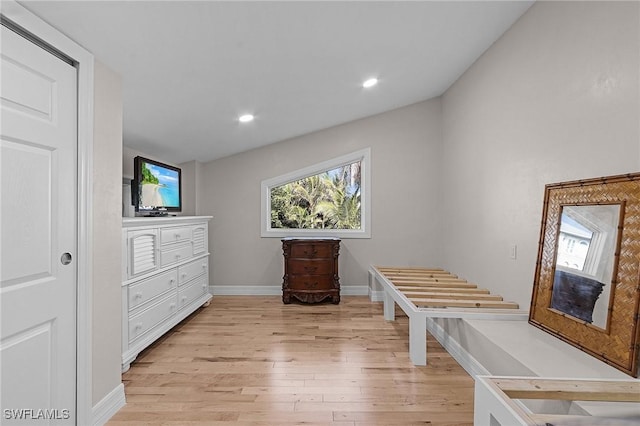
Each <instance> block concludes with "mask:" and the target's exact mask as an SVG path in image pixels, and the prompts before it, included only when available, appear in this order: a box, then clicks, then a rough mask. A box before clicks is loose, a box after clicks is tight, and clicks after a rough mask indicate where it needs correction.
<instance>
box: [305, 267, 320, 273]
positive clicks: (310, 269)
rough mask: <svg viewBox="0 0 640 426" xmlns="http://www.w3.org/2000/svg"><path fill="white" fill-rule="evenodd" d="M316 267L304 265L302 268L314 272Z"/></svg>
mask: <svg viewBox="0 0 640 426" xmlns="http://www.w3.org/2000/svg"><path fill="white" fill-rule="evenodd" d="M317 269H318V267H317V266H305V267H304V270H305V271H307V272H315V271H316V270H317Z"/></svg>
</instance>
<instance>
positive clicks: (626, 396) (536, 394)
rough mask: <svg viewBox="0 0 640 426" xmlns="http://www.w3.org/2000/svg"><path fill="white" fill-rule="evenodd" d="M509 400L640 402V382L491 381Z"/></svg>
mask: <svg viewBox="0 0 640 426" xmlns="http://www.w3.org/2000/svg"><path fill="white" fill-rule="evenodd" d="M493 382H494V383H495V384H496V386H498V388H500V390H502V391H503V392H504V393H505V394H506V395H507V396H508V397H509V398H512V399H560V400H569V401H609V402H640V383H639V382H629V381H624V382H623V381H620V382H615V381H609V382H607V381H596V380H569V379H558V380H554V379H536V378H531V379H498V378H496V379H493Z"/></svg>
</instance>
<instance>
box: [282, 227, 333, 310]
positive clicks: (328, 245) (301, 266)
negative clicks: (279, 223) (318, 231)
mask: <svg viewBox="0 0 640 426" xmlns="http://www.w3.org/2000/svg"><path fill="white" fill-rule="evenodd" d="M282 252H283V255H284V277H283V282H282V302H283V303H285V304H288V303H291V298H292V297H293V298H295V299H297V300H299V301H300V302H304V303H318V302H322V301H323V300H325V299H328V298H330V299H331V302H332V303H334V304H338V303H340V276H339V275H338V255H339V254H340V239H338V238H317V239H310V238H284V239H283V240H282Z"/></svg>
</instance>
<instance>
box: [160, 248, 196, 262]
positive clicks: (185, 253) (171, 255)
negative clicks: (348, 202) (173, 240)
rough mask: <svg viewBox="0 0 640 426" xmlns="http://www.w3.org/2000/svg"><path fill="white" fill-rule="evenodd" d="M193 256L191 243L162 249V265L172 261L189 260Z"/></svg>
mask: <svg viewBox="0 0 640 426" xmlns="http://www.w3.org/2000/svg"><path fill="white" fill-rule="evenodd" d="M191 256H192V248H191V244H190V243H187V244H181V245H178V246H176V247H172V248H170V249H167V248H163V249H162V250H160V266H167V265H171V264H172V263H176V262H180V261H182V260H188V259H189V258H191Z"/></svg>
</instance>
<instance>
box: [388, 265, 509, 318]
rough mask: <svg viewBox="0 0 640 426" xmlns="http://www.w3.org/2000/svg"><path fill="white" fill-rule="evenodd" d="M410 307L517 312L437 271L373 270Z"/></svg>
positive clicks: (474, 286)
mask: <svg viewBox="0 0 640 426" xmlns="http://www.w3.org/2000/svg"><path fill="white" fill-rule="evenodd" d="M376 269H377V270H378V272H380V273H381V274H382V275H384V277H385V278H386V279H387V280H388V281H390V282H391V283H392V284H393V285H394V286H395V287H396V288H397V290H398V291H399V292H400V293H403V294H404V295H405V296H406V297H407V298H408V299H409V300H410V301H411V302H412V303H413V304H415V305H416V306H420V307H429V308H448V307H449V308H489V309H495V308H497V309H518V304H517V303H513V302H505V301H503V298H502V297H501V296H500V295H492V294H490V292H489V291H488V290H486V289H479V288H478V286H477V285H476V284H473V283H470V282H467V281H466V280H464V279H461V278H459V277H458V276H457V275H454V274H451V273H450V272H448V271H445V270H443V269H439V268H419V267H406V268H405V267H380V266H378V267H376Z"/></svg>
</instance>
